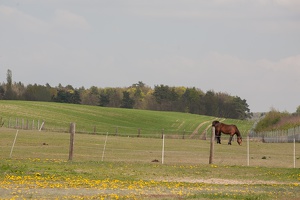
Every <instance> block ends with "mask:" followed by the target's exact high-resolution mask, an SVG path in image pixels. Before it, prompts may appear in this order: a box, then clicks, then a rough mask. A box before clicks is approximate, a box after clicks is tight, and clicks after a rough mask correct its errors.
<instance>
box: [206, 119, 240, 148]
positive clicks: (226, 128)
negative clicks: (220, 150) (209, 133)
mask: <svg viewBox="0 0 300 200" xmlns="http://www.w3.org/2000/svg"><path fill="white" fill-rule="evenodd" d="M212 126H213V127H215V135H216V138H217V143H218V144H221V133H224V134H228V135H230V138H229V141H228V144H229V145H231V141H232V138H233V136H234V135H236V136H237V143H238V144H239V145H241V144H242V136H241V133H240V131H239V129H238V128H237V127H236V125H227V124H223V123H221V122H219V121H213V122H212Z"/></svg>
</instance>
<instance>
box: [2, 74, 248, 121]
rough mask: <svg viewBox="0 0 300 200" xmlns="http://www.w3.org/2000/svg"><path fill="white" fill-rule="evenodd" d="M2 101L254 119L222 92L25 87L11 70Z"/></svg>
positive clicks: (142, 85)
mask: <svg viewBox="0 0 300 200" xmlns="http://www.w3.org/2000/svg"><path fill="white" fill-rule="evenodd" d="M0 99H2V100H26V101H47V102H61V103H73V104H84V105H94V106H103V107H116V108H129V109H144V110H156V111H176V112H186V113H192V114H199V115H209V116H216V117H224V118H232V119H246V118H249V117H251V115H252V113H250V109H249V105H248V104H247V102H246V100H245V99H241V98H240V97H238V96H231V95H229V94H227V93H223V92H214V91H212V90H210V91H207V92H203V91H202V90H201V89H198V88H195V87H191V88H190V87H170V86H167V85H155V86H154V88H151V87H149V86H147V85H146V84H145V83H143V82H142V81H139V82H138V83H135V84H132V85H131V86H129V87H123V88H121V87H106V88H99V87H96V86H92V87H90V88H88V89H86V88H84V87H80V88H74V87H72V86H71V85H67V86H62V85H61V84H59V85H58V86H55V87H52V86H50V85H49V84H48V83H47V84H45V85H38V84H29V85H26V86H25V85H24V84H23V83H21V82H13V80H12V72H11V70H7V78H6V83H5V82H3V83H1V84H0Z"/></svg>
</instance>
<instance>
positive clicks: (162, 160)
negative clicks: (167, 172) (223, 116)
mask: <svg viewBox="0 0 300 200" xmlns="http://www.w3.org/2000/svg"><path fill="white" fill-rule="evenodd" d="M162 142H163V143H162V153H161V164H164V159H165V134H163V135H162Z"/></svg>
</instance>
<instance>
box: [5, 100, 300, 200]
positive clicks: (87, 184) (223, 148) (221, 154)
mask: <svg viewBox="0 0 300 200" xmlns="http://www.w3.org/2000/svg"><path fill="white" fill-rule="evenodd" d="M0 110H1V113H0V117H2V119H3V120H4V122H5V124H4V127H2V128H0V199H299V198H300V186H299V183H300V173H299V169H297V168H295V169H294V168H293V144H288V143H286V144H272V143H268V144H264V143H261V142H255V141H250V166H247V145H246V137H244V143H243V145H242V146H239V145H238V144H237V143H236V141H234V142H233V145H231V146H229V145H227V141H226V140H227V139H228V138H226V137H223V136H222V141H223V143H222V144H221V145H215V154H214V161H213V164H211V165H210V164H208V158H209V148H210V141H209V140H199V137H200V135H201V133H202V132H203V131H204V130H205V129H206V128H208V127H209V126H210V124H211V121H212V120H214V119H216V118H214V117H209V116H199V115H192V114H186V113H174V112H154V111H144V110H128V109H114V108H102V107H95V106H94V107H93V106H83V105H70V104H59V103H44V102H23V101H0ZM16 118H19V119H24V123H25V122H26V121H27V120H28V121H32V120H35V126H36V125H37V124H36V123H37V120H45V127H46V130H42V131H37V130H36V128H35V130H23V129H21V128H22V126H23V125H22V126H21V125H20V122H19V124H18V126H19V127H17V128H16V129H12V128H7V125H8V122H9V119H11V125H12V126H15V125H16V124H14V123H15V121H16V120H15V119H16ZM12 119H13V120H12ZM70 122H75V123H76V130H77V131H76V134H75V142H74V156H73V160H72V161H68V156H69V143H70V141H69V140H70V135H69V134H68V133H67V132H68V129H69V124H70ZM224 122H225V123H234V124H237V125H238V127H239V129H240V130H241V132H242V134H243V136H246V134H247V131H248V130H250V128H251V126H252V122H248V121H239V120H230V119H226V120H225V121H224ZM24 123H23V124H24ZM94 126H96V129H97V131H96V132H94V130H93V127H94ZM139 128H140V129H141V136H144V137H137V129H139ZM116 129H117V131H118V132H117V133H118V134H116ZM162 129H164V134H166V136H169V137H166V139H165V143H164V147H165V148H164V164H162V146H163V140H162V139H161V133H162ZM53 130H55V131H53ZM57 130H63V132H57ZM195 130H196V131H195ZM83 132H90V133H93V134H85V133H83ZM209 132H210V129H208V134H209ZM16 133H18V134H16ZM107 133H108V135H107V136H106V134H107ZM183 133H185V135H183ZM174 134H178V135H180V137H178V138H181V139H178V138H177V139H174V138H176V137H173V135H174ZM145 135H148V137H145ZM16 136H17V137H16ZM183 136H184V139H182V138H183ZM191 136H197V137H191ZM15 138H16V142H15V145H14V148H13V150H12V145H13V142H14V140H15ZM190 138H194V139H190ZM298 152H300V149H299V145H298V144H296V153H297V160H296V167H298V166H299V164H298V162H299V155H298V154H299V153H298ZM153 161H155V162H153Z"/></svg>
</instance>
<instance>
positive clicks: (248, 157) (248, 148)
mask: <svg viewBox="0 0 300 200" xmlns="http://www.w3.org/2000/svg"><path fill="white" fill-rule="evenodd" d="M249 139H250V138H249V134H248V135H247V166H249V165H250V143H249V142H250V141H249Z"/></svg>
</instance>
